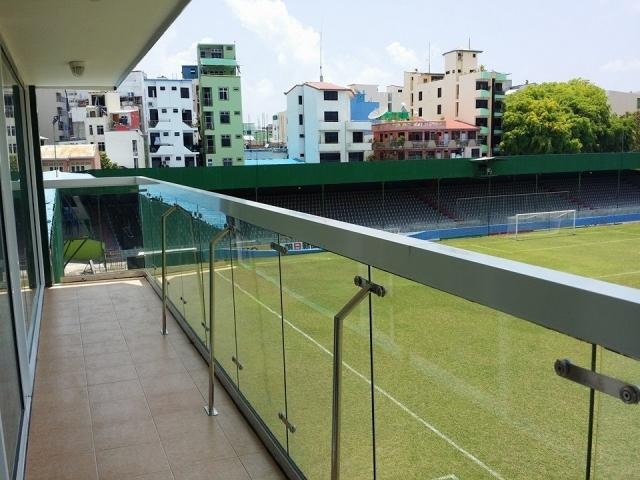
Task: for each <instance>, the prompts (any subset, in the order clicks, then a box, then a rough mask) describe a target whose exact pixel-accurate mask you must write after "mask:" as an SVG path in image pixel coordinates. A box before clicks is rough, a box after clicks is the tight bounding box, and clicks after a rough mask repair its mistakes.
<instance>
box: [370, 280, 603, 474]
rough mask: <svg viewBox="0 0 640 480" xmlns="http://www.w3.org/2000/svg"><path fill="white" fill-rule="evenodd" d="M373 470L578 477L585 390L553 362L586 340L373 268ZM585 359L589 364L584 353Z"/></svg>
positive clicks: (580, 358)
mask: <svg viewBox="0 0 640 480" xmlns="http://www.w3.org/2000/svg"><path fill="white" fill-rule="evenodd" d="M372 280H373V281H374V282H376V283H379V284H382V285H383V286H384V287H385V288H386V289H387V291H388V293H387V296H386V297H384V298H377V297H373V307H372V314H373V319H374V378H375V423H376V453H377V478H380V479H382V478H397V472H403V477H404V478H474V479H507V478H508V479H530V478H566V479H569V478H571V479H582V478H584V477H585V459H586V446H587V442H586V439H587V428H588V410H589V395H588V391H586V389H584V388H583V387H580V386H578V385H576V384H574V383H572V382H567V381H566V380H564V379H562V378H560V377H558V376H557V375H556V374H555V372H554V367H553V366H554V362H555V360H556V359H558V358H565V357H570V358H572V359H575V361H576V362H577V363H581V364H583V363H585V362H588V361H589V359H590V349H591V347H590V346H589V345H587V344H585V343H583V342H580V341H578V340H575V339H573V338H570V337H567V336H565V335H562V334H559V333H556V332H553V331H550V330H547V329H544V328H542V327H538V326H536V325H533V324H531V323H528V322H525V321H522V320H520V319H517V318H514V317H511V316H508V315H506V314H502V313H500V312H497V311H494V310H491V309H489V308H486V307H483V306H480V305H478V304H475V303H472V302H469V301H466V300H463V299H460V298H458V297H454V296H452V295H449V294H445V293H443V292H439V291H437V290H434V289H431V288H428V287H426V286H424V285H420V284H417V283H414V282H411V281H408V280H406V279H403V278H401V277H398V276H396V275H392V274H389V273H386V272H382V271H379V270H374V271H373V272H372ZM587 364H588V363H587Z"/></svg>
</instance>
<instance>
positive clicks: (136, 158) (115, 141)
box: [104, 130, 144, 168]
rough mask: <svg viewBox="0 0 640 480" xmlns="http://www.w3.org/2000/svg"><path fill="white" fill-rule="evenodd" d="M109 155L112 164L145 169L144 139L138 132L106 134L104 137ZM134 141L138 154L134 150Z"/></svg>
mask: <svg viewBox="0 0 640 480" xmlns="http://www.w3.org/2000/svg"><path fill="white" fill-rule="evenodd" d="M104 141H105V146H106V149H107V155H108V156H109V159H110V160H111V161H112V162H115V163H117V164H118V165H119V166H120V167H126V168H141V167H144V165H143V162H144V138H143V136H142V133H140V132H139V131H137V130H129V131H126V132H116V131H112V132H106V133H105V135H104ZM133 141H135V142H136V145H137V153H136V152H134V149H133Z"/></svg>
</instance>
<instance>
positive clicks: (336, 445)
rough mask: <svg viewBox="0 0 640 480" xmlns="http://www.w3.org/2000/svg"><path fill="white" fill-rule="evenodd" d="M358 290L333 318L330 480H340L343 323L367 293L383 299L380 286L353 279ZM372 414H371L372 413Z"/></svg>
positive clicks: (383, 294) (360, 279)
mask: <svg viewBox="0 0 640 480" xmlns="http://www.w3.org/2000/svg"><path fill="white" fill-rule="evenodd" d="M353 281H354V283H355V284H356V286H358V287H360V290H359V291H358V292H357V293H356V294H355V295H354V296H353V297H352V298H351V300H349V301H348V302H347V304H346V305H345V306H344V307H342V310H340V311H339V312H338V313H337V314H336V315H335V317H333V401H332V408H331V480H338V479H339V478H340V429H341V426H342V332H343V328H342V327H343V321H344V319H345V318H346V317H347V316H348V315H349V314H350V313H351V312H352V311H353V309H354V308H355V307H357V306H358V304H359V303H360V302H361V301H362V300H364V299H365V298H367V296H368V295H369V293H374V294H376V295H378V296H379V297H384V296H385V294H386V291H385V289H384V287H383V286H382V285H377V284H375V283H372V282H369V281H368V280H365V279H364V278H362V277H360V276H356V277H355V278H354V279H353ZM372 414H373V413H372Z"/></svg>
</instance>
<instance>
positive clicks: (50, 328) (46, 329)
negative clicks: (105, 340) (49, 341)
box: [40, 319, 80, 342]
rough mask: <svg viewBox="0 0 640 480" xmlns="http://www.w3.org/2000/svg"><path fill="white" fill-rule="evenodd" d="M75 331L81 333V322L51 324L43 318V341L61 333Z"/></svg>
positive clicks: (41, 333) (41, 337)
mask: <svg viewBox="0 0 640 480" xmlns="http://www.w3.org/2000/svg"><path fill="white" fill-rule="evenodd" d="M75 333H77V334H79V333H80V323H78V322H75V323H70V324H66V325H65V324H63V325H55V324H54V325H50V324H49V323H48V322H46V321H44V319H43V320H42V325H41V326H40V342H42V341H43V340H44V339H45V338H52V337H57V336H60V335H72V334H75Z"/></svg>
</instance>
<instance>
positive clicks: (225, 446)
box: [162, 428, 236, 469]
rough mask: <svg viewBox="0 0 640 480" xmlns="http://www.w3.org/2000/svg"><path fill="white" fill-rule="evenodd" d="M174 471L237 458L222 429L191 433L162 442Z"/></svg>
mask: <svg viewBox="0 0 640 480" xmlns="http://www.w3.org/2000/svg"><path fill="white" fill-rule="evenodd" d="M162 444H163V445H164V449H165V452H166V454H167V458H168V459H169V464H170V465H171V468H172V469H175V468H179V467H184V466H187V465H190V464H192V463H196V462H201V461H206V460H216V459H223V458H236V452H235V451H234V449H233V447H232V446H231V444H230V443H229V442H228V441H227V438H226V437H225V435H224V433H223V432H222V430H221V429H220V428H214V429H210V430H208V431H202V432H189V433H186V434H184V435H182V436H179V437H172V438H170V439H168V440H164V441H163V442H162Z"/></svg>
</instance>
